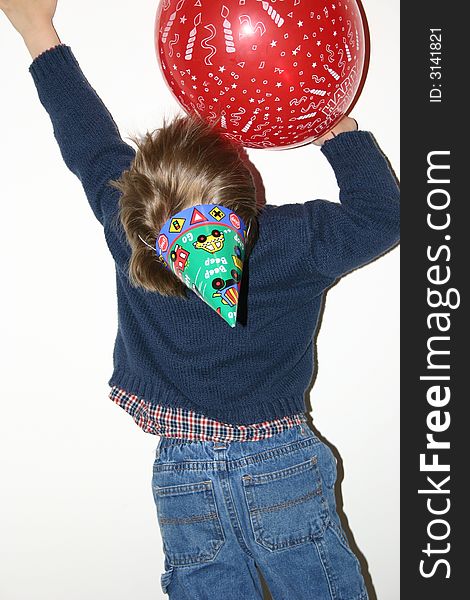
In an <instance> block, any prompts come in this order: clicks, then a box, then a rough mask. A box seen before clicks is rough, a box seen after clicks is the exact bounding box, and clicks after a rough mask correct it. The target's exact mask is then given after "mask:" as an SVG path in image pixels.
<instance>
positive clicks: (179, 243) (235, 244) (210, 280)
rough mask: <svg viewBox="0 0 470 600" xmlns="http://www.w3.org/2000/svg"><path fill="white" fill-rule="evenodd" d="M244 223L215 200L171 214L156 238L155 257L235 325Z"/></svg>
mask: <svg viewBox="0 0 470 600" xmlns="http://www.w3.org/2000/svg"><path fill="white" fill-rule="evenodd" d="M245 237H246V227H245V222H244V221H243V219H242V218H241V217H239V216H238V215H236V214H235V213H234V212H233V211H232V210H230V209H229V208H226V207H225V206H220V205H218V204H198V205H197V206H190V207H189V208H185V209H184V210H182V211H180V212H178V213H176V214H174V215H173V216H171V217H170V218H169V219H168V221H166V223H165V224H164V225H163V227H162V229H161V230H160V234H159V236H158V238H157V243H156V251H157V255H158V257H159V260H160V261H161V262H162V263H163V264H164V265H165V267H166V268H167V269H169V270H170V271H171V272H172V273H174V274H175V275H176V276H177V277H178V278H179V279H181V281H182V282H183V283H184V284H185V285H186V286H187V287H188V288H189V289H190V290H192V291H193V292H194V293H195V294H196V295H197V296H199V298H201V300H203V301H204V302H205V303H206V304H208V305H209V306H210V307H211V308H212V309H213V310H214V311H215V312H216V313H217V314H218V315H220V316H221V317H222V318H223V319H224V320H225V321H226V322H227V323H228V324H229V325H230V326H231V327H235V324H236V319H237V309H238V297H239V293H240V283H241V278H242V272H243V260H244V258H245Z"/></svg>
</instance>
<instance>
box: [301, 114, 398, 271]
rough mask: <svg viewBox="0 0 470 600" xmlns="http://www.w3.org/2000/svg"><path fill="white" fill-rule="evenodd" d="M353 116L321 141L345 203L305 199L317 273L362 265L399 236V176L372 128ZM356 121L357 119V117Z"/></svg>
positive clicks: (310, 254)
mask: <svg viewBox="0 0 470 600" xmlns="http://www.w3.org/2000/svg"><path fill="white" fill-rule="evenodd" d="M352 122H353V119H349V120H348V121H345V122H343V125H342V126H341V124H340V125H339V126H338V127H337V128H335V129H333V132H336V137H335V135H333V134H331V133H330V134H327V135H326V136H325V138H324V139H320V140H318V141H317V145H322V152H323V154H324V155H325V156H326V158H327V159H328V161H329V163H330V164H331V166H332V167H333V170H334V172H335V175H336V179H337V182H338V186H339V190H340V203H337V202H329V201H327V200H310V201H308V202H305V203H304V204H303V210H304V219H305V222H306V225H307V229H308V234H309V239H310V241H309V256H310V265H311V269H312V272H313V273H314V274H315V273H316V274H320V275H324V276H327V277H332V278H337V277H339V276H341V275H344V274H345V273H347V272H349V271H351V270H352V269H355V268H356V267H359V266H362V265H364V264H366V263H368V262H369V261H371V260H373V259H374V258H376V257H377V256H380V255H381V254H383V253H384V252H385V251H386V250H388V249H390V248H391V247H392V246H394V245H395V244H396V243H397V242H398V241H399V239H400V192H399V187H398V184H397V181H396V179H395V177H394V175H393V173H392V171H391V169H390V167H389V165H388V162H387V159H386V158H385V156H384V155H383V153H382V151H381V150H380V148H379V146H378V145H377V142H376V141H375V139H374V137H373V136H372V134H371V133H369V132H367V131H355V129H356V124H354V126H352V124H351V123H352ZM354 123H355V122H354Z"/></svg>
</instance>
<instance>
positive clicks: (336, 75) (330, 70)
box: [323, 65, 339, 81]
mask: <svg viewBox="0 0 470 600" xmlns="http://www.w3.org/2000/svg"><path fill="white" fill-rule="evenodd" d="M323 68H324V69H325V71H328V73H329V74H330V75H331V76H332V77H333V78H334V79H336V81H338V79H339V75H338V73H337V72H336V71H334V70H333V69H330V67H329V66H328V65H323Z"/></svg>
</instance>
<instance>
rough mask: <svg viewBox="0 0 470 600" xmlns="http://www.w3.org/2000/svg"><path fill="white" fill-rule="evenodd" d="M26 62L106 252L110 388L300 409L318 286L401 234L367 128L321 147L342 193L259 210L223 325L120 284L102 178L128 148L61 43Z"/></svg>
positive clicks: (392, 190) (130, 153)
mask: <svg viewBox="0 0 470 600" xmlns="http://www.w3.org/2000/svg"><path fill="white" fill-rule="evenodd" d="M29 71H30V73H31V75H32V77H33V80H34V83H35V85H36V89H37V92H38V95H39V99H40V101H41V103H42V105H43V106H44V108H45V109H46V111H47V113H48V114H49V117H50V119H51V121H52V126H53V133H54V136H55V138H56V140H57V143H58V144H59V147H60V151H61V154H62V157H63V159H64V161H65V164H66V165H67V167H68V168H69V169H70V171H71V172H72V173H74V174H75V175H76V176H77V177H78V178H79V179H80V181H81V183H82V185H83V189H84V192H85V195H86V198H87V200H88V202H89V204H90V207H91V209H92V211H93V213H94V215H95V217H96V218H97V219H98V221H99V222H100V223H101V225H102V227H103V233H104V240H105V242H106V244H107V247H108V249H109V251H110V252H111V255H112V256H113V258H114V262H115V273H116V293H117V307H118V323H117V335H116V341H115V346H114V353H113V359H114V368H113V373H112V375H111V378H110V379H109V382H108V383H109V385H110V386H113V385H117V386H120V387H121V388H123V389H125V390H127V391H128V392H129V393H133V394H135V395H137V396H141V397H144V398H145V399H146V400H147V401H149V402H150V403H155V404H156V405H157V404H158V405H161V406H174V407H181V408H187V409H189V410H193V411H195V412H197V413H199V414H203V415H206V416H207V417H209V418H212V419H215V420H218V421H222V422H224V423H232V424H242V425H243V424H252V423H256V422H260V421H265V420H269V419H277V418H282V417H284V416H287V415H294V414H298V413H301V412H303V411H305V397H304V396H305V391H306V389H307V388H308V386H309V382H310V380H311V378H312V374H313V368H314V343H313V341H314V336H315V332H316V327H317V320H318V316H319V311H320V307H321V303H322V297H323V295H324V293H325V290H326V289H327V288H328V287H329V286H330V285H331V284H332V283H333V282H334V281H335V280H336V279H337V278H339V277H341V276H342V275H344V274H346V273H348V272H350V271H351V270H352V269H355V268H357V267H359V266H362V265H364V264H366V263H368V262H369V261H371V260H373V259H375V258H376V257H377V256H379V255H380V254H382V253H383V252H385V251H386V250H388V249H390V248H391V247H392V246H394V245H395V244H396V243H397V241H398V240H399V213H400V209H399V189H398V186H397V183H396V180H395V178H394V176H393V174H392V172H391V170H390V168H389V166H388V163H387V160H386V158H385V157H384V155H383V154H382V152H381V150H380V149H379V147H378V145H377V143H376V141H375V139H374V138H373V136H372V135H371V134H370V133H369V132H366V131H353V132H347V133H343V134H341V135H338V136H337V137H336V138H333V139H332V140H330V141H327V142H326V143H325V144H324V145H323V146H322V148H321V151H322V153H323V154H324V156H325V157H326V158H327V160H328V161H329V163H330V164H331V166H332V168H333V170H334V173H335V175H336V179H337V182H338V186H339V190H340V202H330V201H327V200H322V199H319V200H310V201H308V202H305V203H292V204H285V205H282V206H276V205H270V204H267V205H265V206H264V208H263V209H262V211H261V214H260V216H259V237H258V240H257V242H256V244H255V246H254V248H253V250H252V252H251V255H250V257H249V259H248V260H247V261H246V263H245V265H244V270H243V279H245V280H246V281H245V282H243V279H242V286H243V285H245V286H246V290H247V292H246V297H245V299H244V301H243V299H242V300H241V302H244V304H243V307H242V305H240V306H239V311H238V312H239V315H240V314H242V315H243V316H242V317H241V319H240V321H241V322H238V323H237V326H236V327H234V328H231V327H229V326H228V325H227V323H226V322H225V321H224V320H223V319H221V318H220V317H218V315H215V314H214V311H213V309H212V308H210V307H209V306H208V305H207V304H206V303H204V302H202V301H201V299H200V298H199V297H198V296H197V295H196V294H195V293H194V292H193V291H191V290H188V298H187V299H185V298H180V297H164V296H161V295H160V294H158V293H157V292H149V291H146V290H144V289H142V288H135V287H132V286H131V285H130V283H129V278H128V265H129V259H130V256H131V249H130V246H129V243H128V241H127V239H126V236H125V233H124V230H123V228H122V225H121V223H120V221H119V218H118V204H119V193H120V192H119V191H118V190H117V189H115V188H112V187H110V186H109V185H108V182H109V180H110V179H117V178H118V177H119V176H120V174H121V173H122V171H123V170H125V169H128V168H129V166H130V164H131V162H132V160H133V159H134V156H135V151H134V149H133V148H132V147H131V146H129V145H128V144H126V143H125V142H124V141H123V140H122V138H121V135H120V133H119V130H118V128H117V126H116V124H115V122H114V120H113V118H112V116H111V115H110V113H109V111H108V110H107V108H106V107H105V106H104V104H103V102H102V101H101V99H100V98H99V96H98V95H97V93H96V91H95V90H94V88H93V87H92V86H91V85H90V83H89V82H88V81H87V79H86V78H85V76H84V74H83V72H82V71H81V69H80V66H79V64H78V62H77V60H76V58H75V56H74V54H73V53H72V50H71V48H70V47H69V46H66V45H65V44H60V45H58V46H55V47H53V48H51V49H49V50H46V51H45V52H43V53H42V54H40V55H39V56H37V57H36V58H35V59H34V60H33V62H32V63H31V65H30V67H29Z"/></svg>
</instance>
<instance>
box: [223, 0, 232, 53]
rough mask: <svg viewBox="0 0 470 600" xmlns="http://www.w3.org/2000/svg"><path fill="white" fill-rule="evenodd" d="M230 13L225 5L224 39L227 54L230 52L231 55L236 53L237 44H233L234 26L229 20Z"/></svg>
mask: <svg viewBox="0 0 470 600" xmlns="http://www.w3.org/2000/svg"><path fill="white" fill-rule="evenodd" d="M229 13H230V11H229V9H228V8H227V7H226V6H225V4H224V5H223V6H222V11H221V15H222V17H223V18H224V22H223V28H224V38H225V52H228V53H229V54H230V53H232V52H235V44H234V43H233V32H232V24H231V23H230V21H229V20H228V19H227V17H228V15H229Z"/></svg>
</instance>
